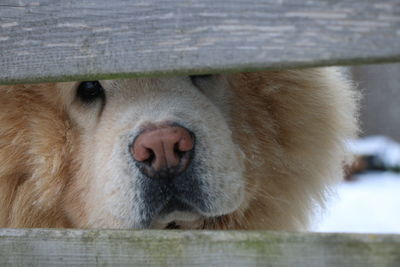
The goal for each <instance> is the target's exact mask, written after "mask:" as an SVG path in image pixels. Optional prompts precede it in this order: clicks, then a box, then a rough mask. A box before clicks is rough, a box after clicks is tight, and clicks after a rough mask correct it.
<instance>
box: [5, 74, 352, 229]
mask: <svg viewBox="0 0 400 267" xmlns="http://www.w3.org/2000/svg"><path fill="white" fill-rule="evenodd" d="M77 84H78V83H58V84H35V85H16V86H1V87H0V207H1V208H0V227H74V228H76V227H79V228H140V227H141V226H140V224H139V222H140V215H139V214H140V210H139V209H140V207H141V205H143V203H144V202H145V201H146V199H144V198H142V197H141V195H140V191H138V190H139V189H137V188H136V185H135V179H137V177H138V170H137V169H135V167H132V164H131V163H130V160H131V159H130V155H128V153H127V152H126V151H127V150H126V148H127V146H128V144H129V142H130V141H131V140H132V139H133V137H134V136H135V135H136V134H137V133H138V132H139V131H140V129H142V128H143V127H145V126H146V125H148V124H152V123H164V122H177V123H179V124H181V125H183V126H185V127H187V128H188V129H190V130H191V131H193V132H194V133H195V134H196V137H197V138H196V142H197V143H196V157H198V161H199V162H201V164H202V166H203V167H204V168H203V169H202V173H201V175H199V177H198V179H201V180H202V181H204V182H206V183H207V184H208V187H207V190H208V191H207V196H206V197H209V198H210V199H215V200H216V201H214V202H213V203H211V204H210V205H209V207H208V208H209V211H208V212H203V213H201V214H197V215H193V214H192V215H189V214H178V213H177V214H173V215H171V216H172V217H171V218H170V219H165V220H161V219H160V220H155V221H154V222H153V223H152V224H151V227H152V228H164V227H165V226H166V224H167V223H168V221H170V220H175V221H177V222H178V224H179V225H180V227H181V228H206V229H273V230H303V229H306V227H307V226H308V224H309V219H310V218H312V215H313V211H315V210H316V209H318V208H319V207H323V203H324V199H325V197H326V194H327V193H328V192H329V188H330V187H331V186H332V185H333V184H334V183H335V182H337V181H339V180H340V179H341V177H342V172H343V171H342V169H343V164H344V163H345V161H346V160H347V159H348V155H347V152H346V150H345V140H346V139H348V138H352V137H354V136H355V134H356V131H357V122H356V106H357V105H356V99H357V96H356V93H355V92H354V90H353V89H352V86H351V84H350V83H349V82H348V81H347V80H346V79H345V78H344V77H343V76H342V75H341V74H340V72H339V71H338V70H336V69H334V68H321V69H303V70H285V71H270V72H254V73H239V74H223V75H222V74H221V75H214V76H212V77H207V78H204V79H203V78H200V79H198V80H197V82H196V84H195V85H194V84H193V83H192V82H191V81H190V79H189V77H163V78H139V79H129V80H114V81H101V84H102V85H103V87H104V88H105V90H106V102H105V104H104V105H103V106H102V104H101V103H94V104H91V105H90V106H87V105H83V104H82V103H79V101H77V99H76V97H75V92H76V87H77Z"/></svg>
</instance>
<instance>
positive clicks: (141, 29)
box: [0, 0, 400, 83]
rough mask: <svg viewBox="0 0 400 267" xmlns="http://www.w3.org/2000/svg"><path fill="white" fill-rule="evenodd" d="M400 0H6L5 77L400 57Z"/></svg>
mask: <svg viewBox="0 0 400 267" xmlns="http://www.w3.org/2000/svg"><path fill="white" fill-rule="evenodd" d="M399 44H400V1H399V0H368V1H366V0H337V1H332V0H308V1H298V0H279V1H277V0H225V1H215V0H202V1H187V0H136V1H134V0H113V1H109V0H69V1H53V0H2V1H1V2H0V51H1V52H0V83H17V82H39V81H54V80H58V81H66V80H85V79H100V78H102V79H106V78H117V77H126V76H132V75H133V76H137V75H155V74H156V75H160V74H171V73H174V74H177V73H178V74H183V73H209V72H220V71H234V70H240V71H245V70H256V69H261V68H263V69H270V68H283V67H304V66H322V65H335V64H356V63H373V62H394V61H399V60H400V45H399Z"/></svg>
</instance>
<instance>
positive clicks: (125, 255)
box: [0, 229, 400, 267]
mask: <svg viewBox="0 0 400 267" xmlns="http://www.w3.org/2000/svg"><path fill="white" fill-rule="evenodd" d="M399 251H400V236H399V235H373V234H363V235H360V234H321V233H286V232H280V233H278V232H266V231H258V232H257V231H155V230H154V231H151V230H150V231H125V230H46V229H29V230H23V229H19V230H16V229H0V255H1V256H0V265H1V266H4V265H12V266H22V265H23V266H26V265H29V266H59V265H106V266H128V265H130V266H132V265H134V266H147V265H157V266H160V265H161V266H189V265H190V266H191V265H197V266H228V267H233V266H307V267H314V266H318V267H320V266H328V267H329V266H335V267H337V266H360V267H366V266H400V254H399Z"/></svg>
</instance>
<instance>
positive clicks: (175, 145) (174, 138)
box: [131, 126, 194, 177]
mask: <svg viewBox="0 0 400 267" xmlns="http://www.w3.org/2000/svg"><path fill="white" fill-rule="evenodd" d="M193 147H194V140H193V135H192V134H191V133H190V132H189V131H188V130H186V129H185V128H183V127H179V126H163V127H159V128H156V129H152V130H149V131H145V132H143V133H142V134H140V135H139V136H138V137H137V138H136V139H135V142H134V143H133V145H132V147H131V152H132V156H133V158H134V159H135V160H136V161H138V162H139V163H140V165H141V171H142V172H144V173H145V174H146V175H147V176H150V177H165V176H168V177H171V176H176V175H178V174H180V173H181V172H183V171H184V170H185V169H186V168H187V167H188V165H189V163H190V156H191V154H192V153H191V151H192V150H193Z"/></svg>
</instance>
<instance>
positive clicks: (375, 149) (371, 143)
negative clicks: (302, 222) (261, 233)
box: [313, 64, 400, 233]
mask: <svg viewBox="0 0 400 267" xmlns="http://www.w3.org/2000/svg"><path fill="white" fill-rule="evenodd" d="M348 72H349V75H350V76H351V77H352V78H353V80H354V81H355V83H356V85H357V87H358V89H359V90H361V92H362V95H363V99H362V101H361V114H360V115H361V117H360V119H361V129H362V134H361V136H360V138H359V139H358V140H350V142H349V147H350V149H351V150H352V151H353V152H354V154H355V155H356V160H355V162H354V163H353V165H352V166H348V168H347V170H346V172H347V176H346V178H345V179H344V180H343V182H342V183H341V184H339V185H338V186H337V192H336V195H333V196H332V197H331V199H330V201H329V203H328V206H327V208H328V209H327V212H326V213H325V214H324V216H323V217H322V219H321V220H320V221H319V223H316V225H315V226H314V229H313V231H318V232H370V233H400V64H377V65H363V66H356V67H351V68H349V69H348Z"/></svg>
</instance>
